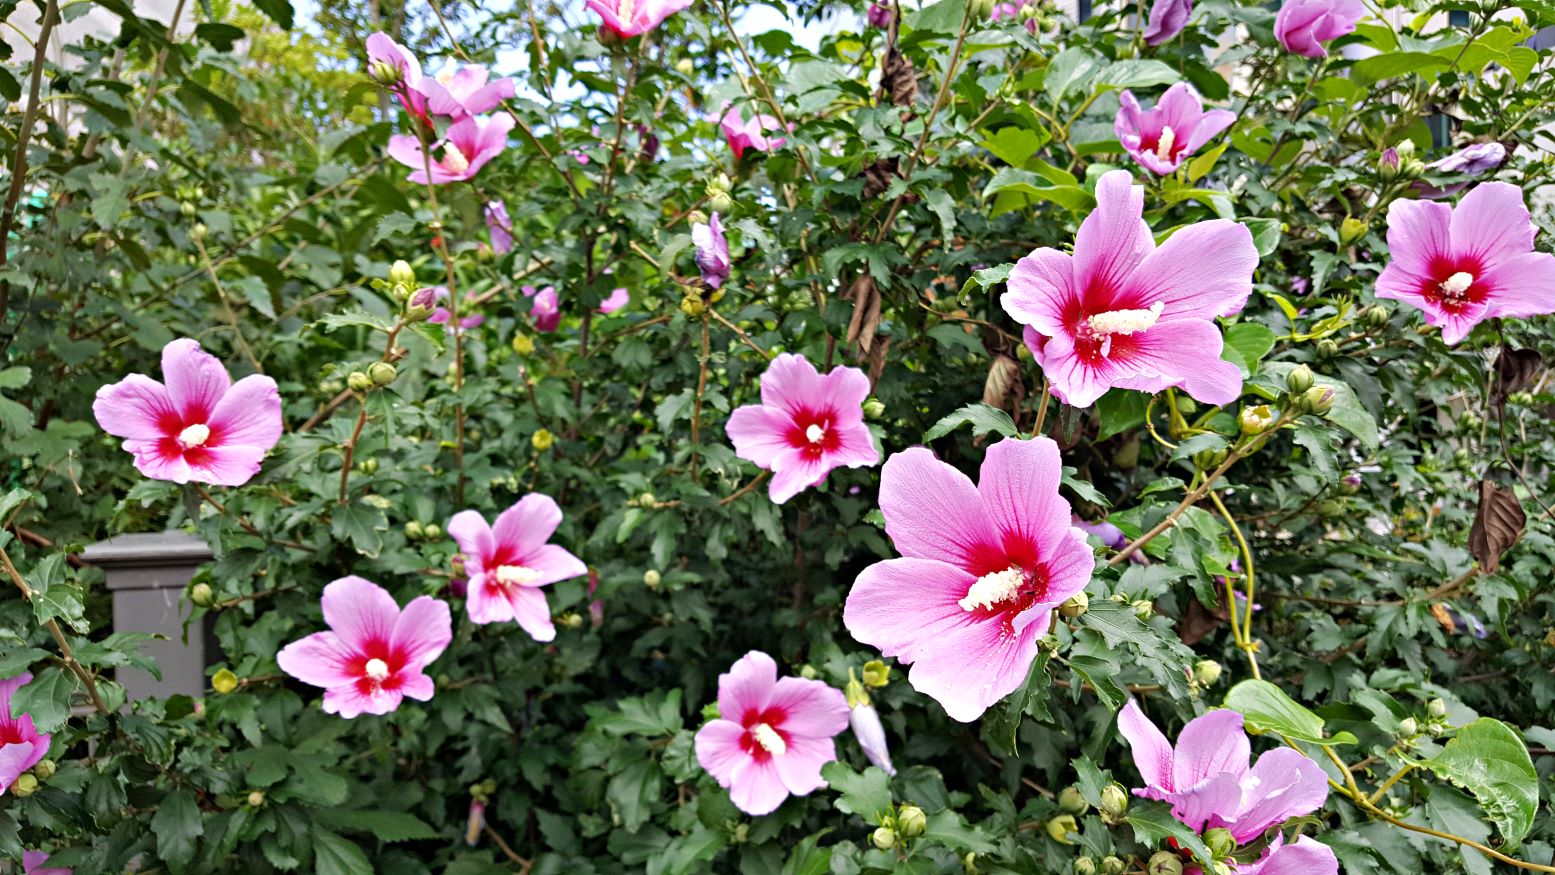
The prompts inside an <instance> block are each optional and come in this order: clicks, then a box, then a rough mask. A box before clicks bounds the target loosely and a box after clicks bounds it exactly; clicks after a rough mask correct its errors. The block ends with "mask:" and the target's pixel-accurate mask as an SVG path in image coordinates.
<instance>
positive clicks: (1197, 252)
mask: <svg viewBox="0 0 1555 875" xmlns="http://www.w3.org/2000/svg"><path fill="white" fill-rule="evenodd" d="M1257 267H1258V248H1257V247H1256V246H1254V245H1253V235H1252V232H1251V231H1249V230H1248V229H1247V226H1246V225H1243V224H1241V223H1239V222H1231V221H1227V220H1225V219H1214V220H1211V221H1208V222H1199V223H1197V224H1193V225H1189V226H1187V227H1185V228H1181V229H1179V230H1178V231H1177V233H1175V234H1173V235H1172V236H1171V237H1169V238H1167V240H1166V242H1165V243H1162V244H1161V247H1160V248H1159V249H1157V250H1155V251H1154V252H1151V253H1150V254H1149V255H1147V256H1145V258H1144V259H1143V260H1142V261H1141V262H1140V263H1139V267H1138V268H1137V269H1136V270H1135V271H1134V273H1133V274H1131V275H1130V276H1129V278H1128V282H1127V284H1126V286H1125V287H1124V288H1125V289H1126V294H1127V295H1128V297H1129V300H1130V301H1131V302H1134V303H1133V306H1136V307H1141V308H1143V307H1148V306H1150V305H1151V304H1155V303H1158V302H1159V303H1162V304H1165V305H1166V306H1165V309H1164V310H1163V311H1162V316H1161V318H1163V319H1182V318H1192V319H1205V320H1208V319H1214V318H1215V317H1217V316H1225V315H1228V314H1230V313H1235V312H1236V311H1238V310H1240V309H1242V307H1243V305H1245V304H1246V303H1247V298H1248V296H1249V295H1251V294H1252V293H1253V271H1254V270H1255V269H1256V268H1257Z"/></svg>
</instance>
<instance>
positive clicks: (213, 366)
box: [162, 338, 232, 422]
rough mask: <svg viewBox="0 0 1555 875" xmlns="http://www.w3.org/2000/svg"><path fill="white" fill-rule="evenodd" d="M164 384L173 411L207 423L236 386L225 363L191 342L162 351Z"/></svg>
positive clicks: (189, 418)
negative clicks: (230, 388)
mask: <svg viewBox="0 0 1555 875" xmlns="http://www.w3.org/2000/svg"><path fill="white" fill-rule="evenodd" d="M162 380H163V381H164V382H165V383H166V384H167V394H168V396H169V397H170V398H171V399H172V401H173V407H174V408H176V409H177V410H178V411H179V412H180V413H181V414H183V415H184V417H185V418H186V419H188V420H191V421H194V422H204V421H206V419H207V418H208V417H209V416H210V415H211V411H213V410H215V409H216V405H217V404H218V403H219V402H220V401H221V396H222V395H223V394H225V393H226V391H227V387H229V386H231V385H232V378H231V377H229V376H227V369H226V368H224V367H222V365H221V361H220V360H219V359H217V358H216V357H215V356H213V355H211V354H210V353H208V352H206V351H205V350H203V349H201V348H200V344H199V343H197V342H195V341H193V340H189V339H188V338H183V339H180V340H175V341H173V342H172V343H169V344H168V345H167V346H165V347H163V348H162Z"/></svg>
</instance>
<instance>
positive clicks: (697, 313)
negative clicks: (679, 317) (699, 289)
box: [680, 295, 707, 319]
mask: <svg viewBox="0 0 1555 875" xmlns="http://www.w3.org/2000/svg"><path fill="white" fill-rule="evenodd" d="M680 312H682V313H684V314H686V315H687V316H690V317H691V318H693V319H697V318H700V317H701V315H702V314H703V313H706V312H707V305H706V304H704V303H703V302H702V297H701V296H700V295H687V296H685V297H684V298H681V299H680Z"/></svg>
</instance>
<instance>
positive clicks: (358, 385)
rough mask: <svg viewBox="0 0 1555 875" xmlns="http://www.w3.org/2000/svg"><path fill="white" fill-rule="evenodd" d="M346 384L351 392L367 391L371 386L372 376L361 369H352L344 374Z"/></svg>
mask: <svg viewBox="0 0 1555 875" xmlns="http://www.w3.org/2000/svg"><path fill="white" fill-rule="evenodd" d="M346 385H347V386H349V387H350V389H351V391H352V392H369V391H371V390H372V388H373V378H372V377H369V376H367V374H366V373H364V372H362V371H352V372H351V373H349V374H347V375H346Z"/></svg>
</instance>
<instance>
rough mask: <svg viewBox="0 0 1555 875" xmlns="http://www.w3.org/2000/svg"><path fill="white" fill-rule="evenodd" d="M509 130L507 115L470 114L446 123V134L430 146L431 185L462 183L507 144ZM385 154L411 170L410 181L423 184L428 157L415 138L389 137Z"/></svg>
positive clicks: (400, 135) (407, 136) (403, 136)
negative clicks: (482, 115) (488, 116)
mask: <svg viewBox="0 0 1555 875" xmlns="http://www.w3.org/2000/svg"><path fill="white" fill-rule="evenodd" d="M511 130H513V118H512V116H507V115H499V116H493V117H491V118H488V119H480V118H475V117H473V116H472V117H470V118H467V119H464V120H463V121H457V122H454V123H453V124H451V125H449V126H448V135H447V136H445V137H444V138H443V139H442V140H440V141H438V142H437V143H435V144H433V146H432V156H431V161H430V167H431V172H432V176H431V180H432V184H433V185H443V184H445V183H449V182H462V181H464V180H466V179H470V178H472V177H473V176H475V174H476V173H479V172H480V169H481V168H482V167H485V166H486V162H488V161H490V160H491V159H493V158H495V157H497V153H499V152H501V151H502V150H503V149H504V148H506V147H507V142H508V132H509V131H511ZM439 155H441V157H439ZM389 157H390V158H393V159H394V160H395V161H398V162H400V163H401V164H403V165H405V166H406V167H409V168H410V169H411V174H410V176H409V179H410V181H411V182H414V183H418V184H423V185H424V184H426V182H427V169H428V158H427V155H426V153H425V152H424V151H423V150H422V148H421V140H420V139H419V138H418V137H416V136H414V135H412V134H395V135H394V136H392V137H390V138H389Z"/></svg>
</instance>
